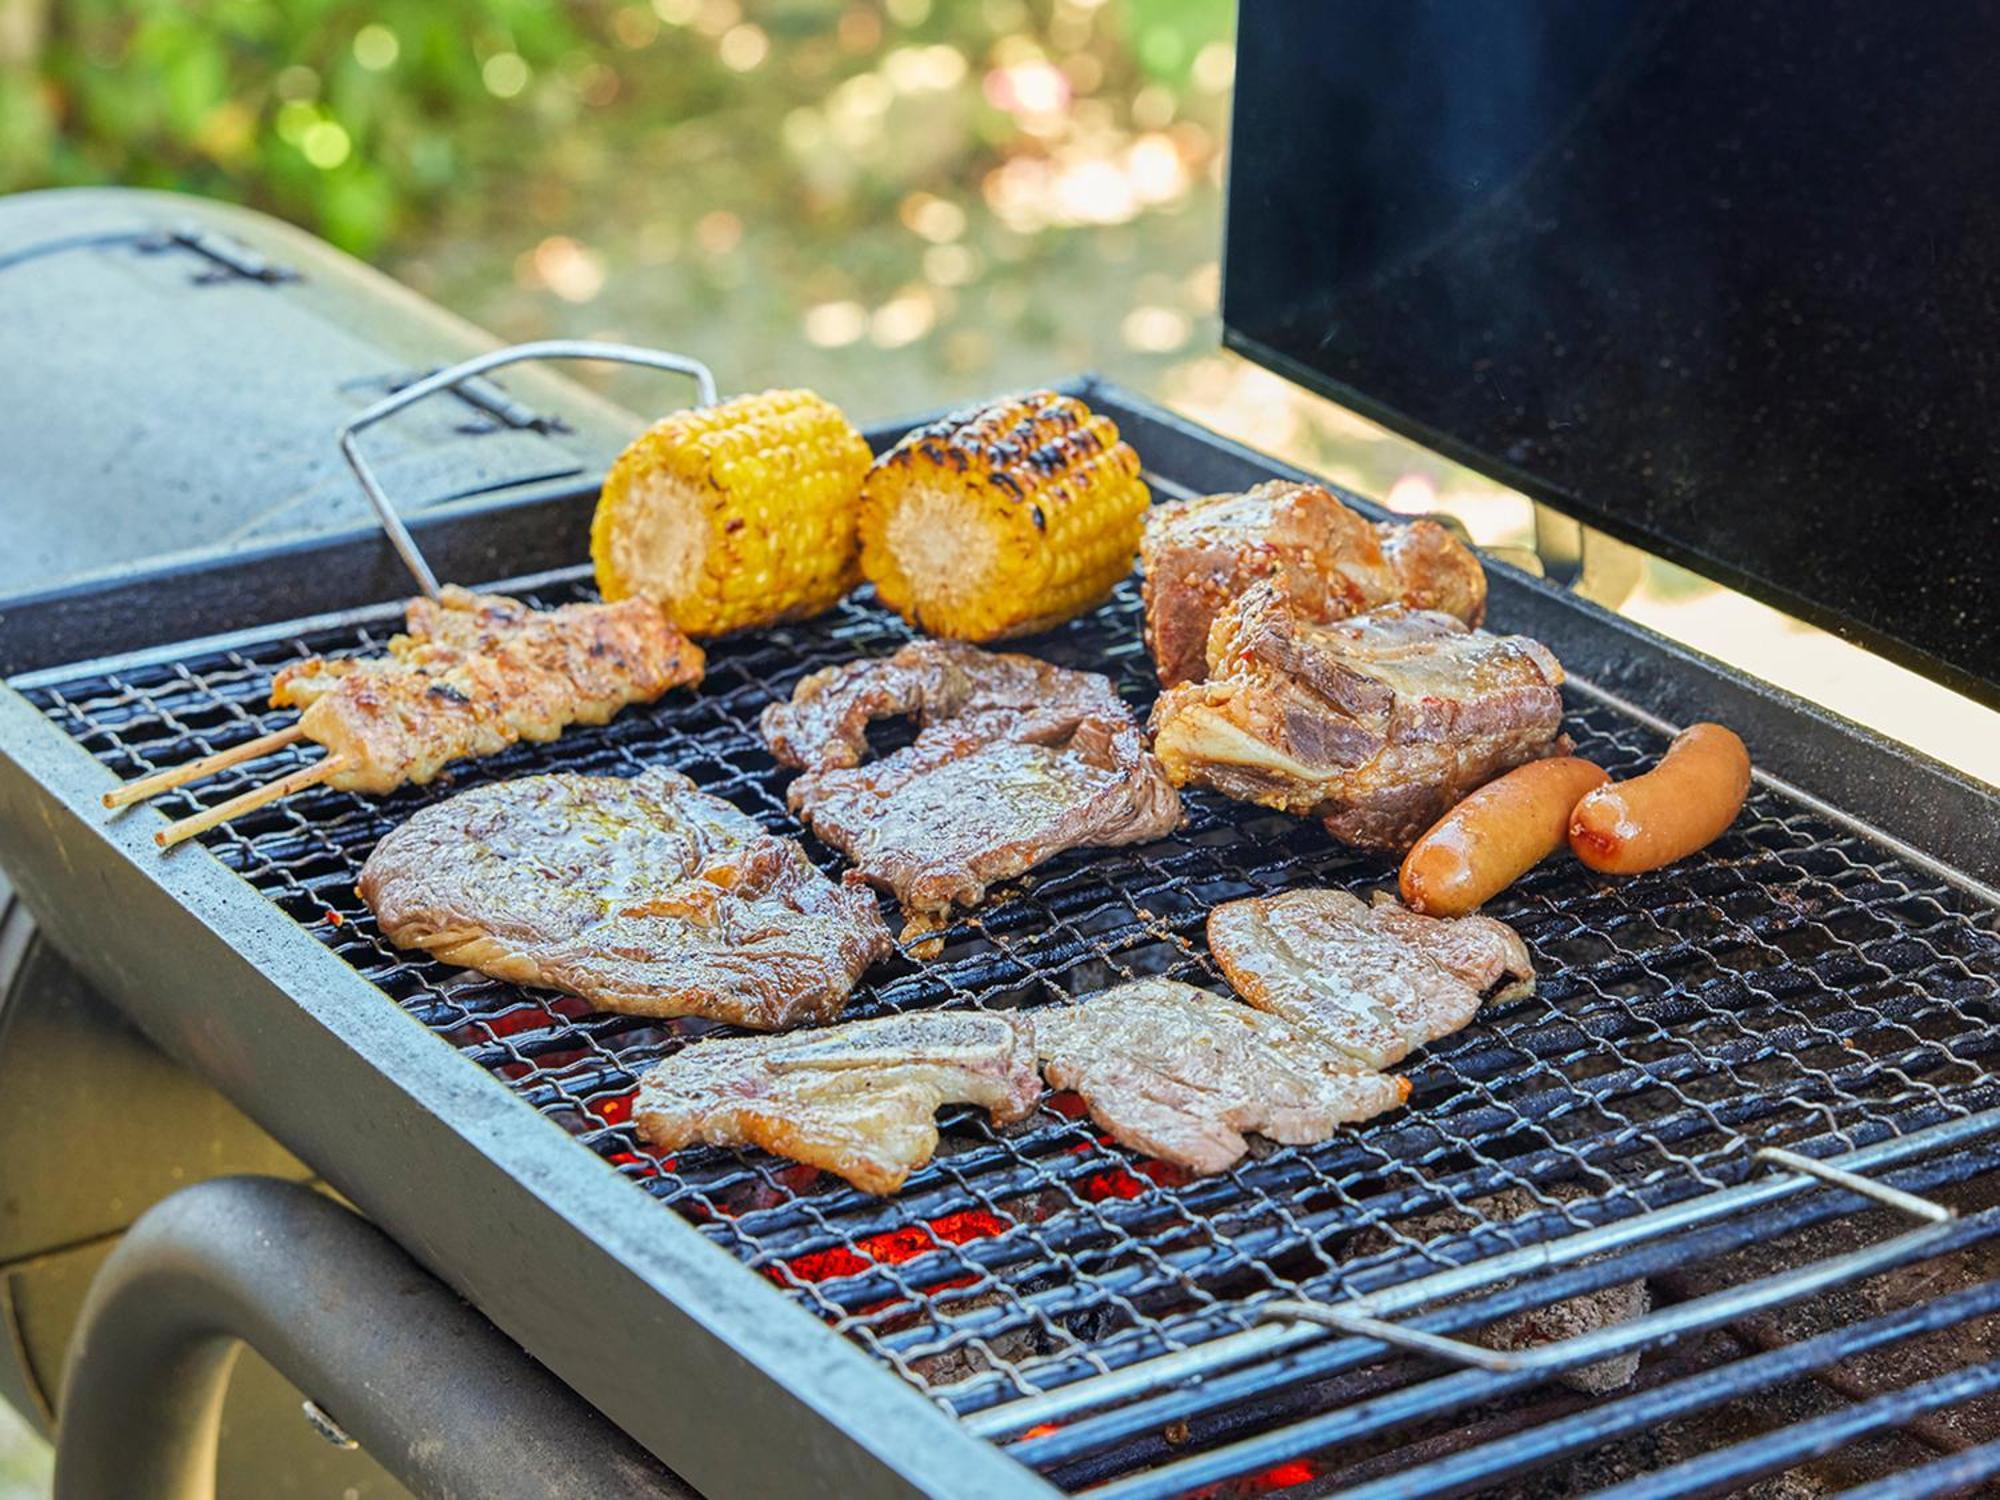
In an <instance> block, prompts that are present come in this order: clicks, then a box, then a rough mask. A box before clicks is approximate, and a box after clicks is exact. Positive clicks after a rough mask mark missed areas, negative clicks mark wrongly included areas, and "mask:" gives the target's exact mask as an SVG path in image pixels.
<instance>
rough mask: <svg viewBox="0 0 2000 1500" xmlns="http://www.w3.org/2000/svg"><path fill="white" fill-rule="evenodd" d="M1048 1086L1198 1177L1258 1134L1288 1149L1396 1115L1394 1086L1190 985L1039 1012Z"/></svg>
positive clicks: (1293, 1031) (1238, 1154) (1122, 1139)
mask: <svg viewBox="0 0 2000 1500" xmlns="http://www.w3.org/2000/svg"><path fill="white" fill-rule="evenodd" d="M1034 1020H1035V1046H1036V1050H1037V1051H1038V1052H1040V1054H1041V1057H1042V1069H1043V1073H1044V1074H1045V1076H1046V1077H1047V1078H1048V1081H1049V1085H1050V1087H1052V1088H1058V1089H1074V1090H1075V1091H1076V1092H1077V1094H1078V1095H1080V1096H1081V1097H1082V1099H1083V1101H1084V1103H1085V1105H1087V1106H1088V1107H1089V1110H1090V1117H1091V1118H1092V1119H1093V1120H1095V1121H1096V1122H1097V1123H1098V1124H1099V1125H1100V1126H1102V1127H1103V1128H1104V1129H1105V1130H1107V1131H1109V1132H1110V1133H1111V1136H1112V1138H1113V1139H1114V1140H1116V1141H1118V1142H1119V1143H1120V1144H1121V1145H1125V1146H1130V1147H1131V1148H1132V1149H1133V1150H1135V1151H1143V1152H1145V1153H1146V1154H1147V1155H1149V1156H1156V1157H1159V1158H1160V1159H1161V1160H1163V1161H1170V1162H1174V1163H1176V1164H1177V1165H1180V1166H1183V1167H1189V1168H1192V1169H1193V1170H1194V1171H1196V1172H1203V1173H1214V1172H1221V1171H1225V1170H1227V1169H1228V1168H1229V1167H1231V1166H1233V1165H1235V1163H1236V1162H1237V1161H1239V1160H1240V1159H1241V1158H1242V1156H1243V1154H1244V1152H1246V1151H1247V1150H1249V1145H1250V1143H1249V1142H1248V1141H1247V1140H1246V1139H1245V1138H1244V1133H1245V1132H1246V1131H1256V1132H1257V1133H1258V1134H1260V1135H1264V1136H1268V1137H1269V1138H1270V1139H1272V1140H1274V1141H1281V1142H1284V1143H1286V1144H1288V1145H1295V1146H1310V1145H1315V1144H1317V1143H1318V1142H1320V1141H1323V1140H1326V1139H1327V1138H1328V1137H1329V1136H1331V1135H1332V1134H1333V1132H1334V1131H1335V1130H1336V1129H1337V1128H1338V1127H1340V1126H1341V1125H1347V1124H1354V1123H1356V1122H1358V1121H1361V1120H1366V1119H1369V1118H1370V1117H1372V1116H1374V1115H1379V1114H1381V1113H1383V1112H1384V1111H1386V1110H1391V1109H1394V1108H1396V1107H1397V1106H1398V1105H1399V1104H1401V1103H1402V1102H1403V1101H1404V1100H1405V1099H1406V1098H1408V1097H1409V1091H1410V1086H1409V1084H1408V1083H1407V1082H1406V1081H1405V1080H1403V1079H1401V1078H1396V1077H1392V1076H1390V1075H1388V1074H1385V1073H1378V1072H1376V1071H1374V1070H1373V1069H1371V1068H1367V1067H1364V1066H1362V1065H1361V1064H1360V1063H1357V1062H1355V1061H1354V1060H1353V1059H1351V1058H1349V1057H1347V1056H1346V1055H1345V1054H1343V1053H1341V1052H1338V1051H1336V1050H1335V1049H1333V1048H1331V1047H1329V1046H1327V1045H1326V1043H1324V1042H1323V1041H1321V1040H1319V1039H1318V1038H1317V1037H1315V1036H1314V1035H1313V1034H1312V1033H1311V1032H1309V1031H1306V1030H1305V1029H1303V1028H1301V1027H1298V1026H1294V1025H1292V1024H1291V1023H1290V1022H1289V1021H1287V1020H1285V1019H1283V1018H1282V1017H1279V1016H1275V1015H1269V1014H1266V1013H1265V1012H1263V1011H1258V1010H1252V1009H1251V1008H1250V1007H1249V1006H1247V1005H1241V1004H1239V1003H1237V1002H1236V1001H1234V1000H1228V999H1224V998H1223V997H1222V996H1220V995H1216V994H1212V993H1210V992H1209V991H1207V990H1203V989H1197V988H1195V987H1194V986H1193V985H1189V984H1179V983H1176V982H1175V981H1173V980H1170V979H1141V980H1137V981H1135V982H1133V983H1131V984H1126V985H1120V986H1119V987H1118V988H1116V989H1112V990H1106V991H1104V992H1103V993H1102V994H1098V995H1093V996H1091V997H1089V998H1088V999H1086V1000H1083V1001H1080V1002H1079V1003H1077V1004H1075V1005H1071V1006H1058V1007H1054V1008H1051V1009H1048V1010H1040V1011H1037V1012H1035V1017H1034Z"/></svg>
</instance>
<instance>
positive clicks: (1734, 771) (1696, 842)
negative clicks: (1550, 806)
mask: <svg viewBox="0 0 2000 1500" xmlns="http://www.w3.org/2000/svg"><path fill="white" fill-rule="evenodd" d="M1749 792H1750V752H1749V751H1748V750H1745V749H1744V748H1743V741H1741V740H1740V739H1738V738H1737V737H1736V736H1735V735H1734V734H1733V733H1731V732H1730V731H1729V730H1727V729H1724V728H1723V727H1722V726H1721V725H1720V724H1696V725H1693V726H1691V727H1690V728H1687V729H1684V730H1682V731H1681V732H1680V733H1679V734H1678V735H1676V736H1675V737H1674V742H1673V744H1671V745H1669V746H1668V747H1667V753H1666V754H1665V755H1663V756H1661V757H1660V763H1659V764H1658V765H1657V766H1655V767H1653V769H1652V770H1650V771H1648V772H1646V774H1645V775H1643V776H1634V777H1633V778H1632V779H1631V780H1630V781H1617V782H1613V783H1612V784H1611V785H1610V786H1606V787H1600V788H1599V789H1598V790H1596V791H1594V792H1592V793H1590V794H1589V795H1588V796H1586V797H1585V798H1584V799H1583V800H1582V801H1581V802H1579V803H1577V805H1576V811H1575V812H1574V813H1572V814H1571V815H1570V820H1569V846H1570V848H1572V849H1574V850H1575V851H1576V857H1577V858H1578V859H1580V860H1582V861H1583V862H1584V863H1585V864H1587V865H1589V866H1590V868H1591V869H1593V870H1601V871H1603V872H1604V873H1605V874H1607V875H1637V874H1638V873H1639V872H1640V871H1642V870H1657V869H1659V867H1660V866H1661V865H1670V864H1672V863H1673V862H1674V861H1675V860H1677V859H1681V858H1684V857H1685V856H1687V855H1690V854H1692V853H1694V852H1695V850H1697V849H1700V848H1703V847H1705V846H1706V845H1708V844H1710V843H1712V842H1713V841H1714V840H1715V839H1716V838H1718V837H1719V836H1720V835H1721V833H1722V831H1723V829H1725V828H1727V827H1728V826H1729V825H1730V824H1731V823H1734V822H1735V821H1736V814H1737V812H1738V811H1740V810H1741V808H1742V806H1743V799H1744V798H1745V797H1746V796H1748V795H1749Z"/></svg>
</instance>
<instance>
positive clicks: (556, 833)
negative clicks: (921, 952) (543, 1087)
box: [361, 770, 891, 1029]
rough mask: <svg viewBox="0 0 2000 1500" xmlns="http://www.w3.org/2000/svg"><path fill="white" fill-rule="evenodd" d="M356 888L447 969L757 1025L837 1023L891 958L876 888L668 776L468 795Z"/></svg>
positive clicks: (424, 818)
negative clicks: (855, 992)
mask: <svg viewBox="0 0 2000 1500" xmlns="http://www.w3.org/2000/svg"><path fill="white" fill-rule="evenodd" d="M361 895H362V899H363V900H365V901H366V902H367V903H368V904H369V906H370V907H372V908H373V909H374V912H375V915H376V917H377V919H378V920H379V921H380V922H381V924H382V931H383V932H384V933H385V934H386V935H387V936H388V937H389V939H390V940H391V941H392V942H394V943H396V944H397V945H398V946H400V947H404V948H426V949H429V950H430V952H431V953H433V954H434V955H436V957H437V958H439V959H440V960H442V961H443V962H445V963H448V964H463V965H464V966H466V967H467V968H473V969H478V970H480V971H481V972H482V973H486V974H491V975H492V976H494V977H495V978H496V979H507V980H513V981H515V982H516V983H520V984H536V985H545V986H547V987H549V988H550V989H557V990H564V991H567V992H568V993H570V994H573V995H581V996H583V997H584V998H585V999H587V1000H589V1001H591V1002H592V1003H593V1004H596V1005H600V1006H603V1007H604V1008H605V1009H608V1010H620V1011H630V1012H632V1013H634V1014H637V1015H649V1016H686V1015H694V1016H707V1017H710V1018H712V1019H715V1020H719V1021H729V1022H733V1023H734V1024H736V1025H738V1026H753V1027H758V1028H762V1029H774V1028H777V1027H782V1026H792V1025H796V1024H797V1023H798V1022H800V1021H804V1020H817V1021H825V1020H830V1019H832V1018H833V1017H834V1016H837V1015H838V1014H840V1009H841V1007H842V1006H843V1005H844V1004H845V1003H846V1001H847V995H848V991H849V990H851V989H852V988H853V987H854V983H855V981H856V980H857V979H859V978H860V977H861V974H862V972H863V971H864V970H866V969H867V968H868V966H869V965H870V964H872V963H874V962H875V960H876V959H878V958H881V957H882V956H883V955H885V954H886V953H888V951H889V949H890V947H891V944H890V941H889V934H888V930H887V929H886V928H885V927H884V926H883V925H882V918H881V914H880V913H879V912H878V911H877V910H876V905H875V900H874V898H873V897H872V896H870V895H869V894H868V892H867V891H865V890H861V889H858V888H855V887H849V886H839V885H835V884H834V883H833V882H832V881H830V880H828V879H827V878H826V877H825V876H824V875H822V874H820V872H819V871H818V870H817V869H815V868H814V867H813V865H812V863H811V862H810V861H809V860H808V859H807V858H806V856H805V851H804V850H802V849H801V848H799V846H798V845H797V844H796V843H794V842H793V841H792V840H790V839H781V838H778V837H776V836H775V835H773V834H770V833H767V832H765V831H764V829H762V828H761V827H759V826H758V824H757V823H756V822H755V821H754V820H752V819H750V818H748V817H745V816H744V815H743V814H742V813H740V812H738V811H737V810H736V809H735V808H734V807H732V806H730V805H729V804H728V803H727V802H724V801H722V800H720V799H719V798H716V797H711V796H708V795H707V794H706V793H704V792H701V791H699V790H697V789H696V787H695V784H694V783H693V782H691V781H689V780H688V779H687V778H686V777H685V776H681V775H678V774H676V773H674V772H672V771H661V770H654V771H648V772H646V773H645V774H643V775H640V776H635V777H631V778H629V779H626V778H620V777H616V776H567V775H564V776H526V777H522V778H520V779H518V780H515V781H507V782H501V783H498V784H496V785H493V786H484V787H479V788H476V789H475V790H473V791H469V792H463V793H460V794H459V795H458V796H456V797H452V798H450V799H449V800H447V801H444V802H440V803H438V804H437V805H436V806H434V807H427V808H425V809H424V810H423V811H422V812H420V813H418V814H417V815H416V816H415V817H414V818H412V819H410V821H409V822H407V823H405V824H404V825H403V826H402V827H400V828H398V829H396V830H395V831H394V832H393V833H391V834H390V835H389V836H388V837H387V838H385V839H383V840H382V842H381V843H380V844H378V845H376V847H375V852H374V853H373V854H371V855H369V857H368V863H367V865H366V866H364V867H363V869H362V872H361Z"/></svg>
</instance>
